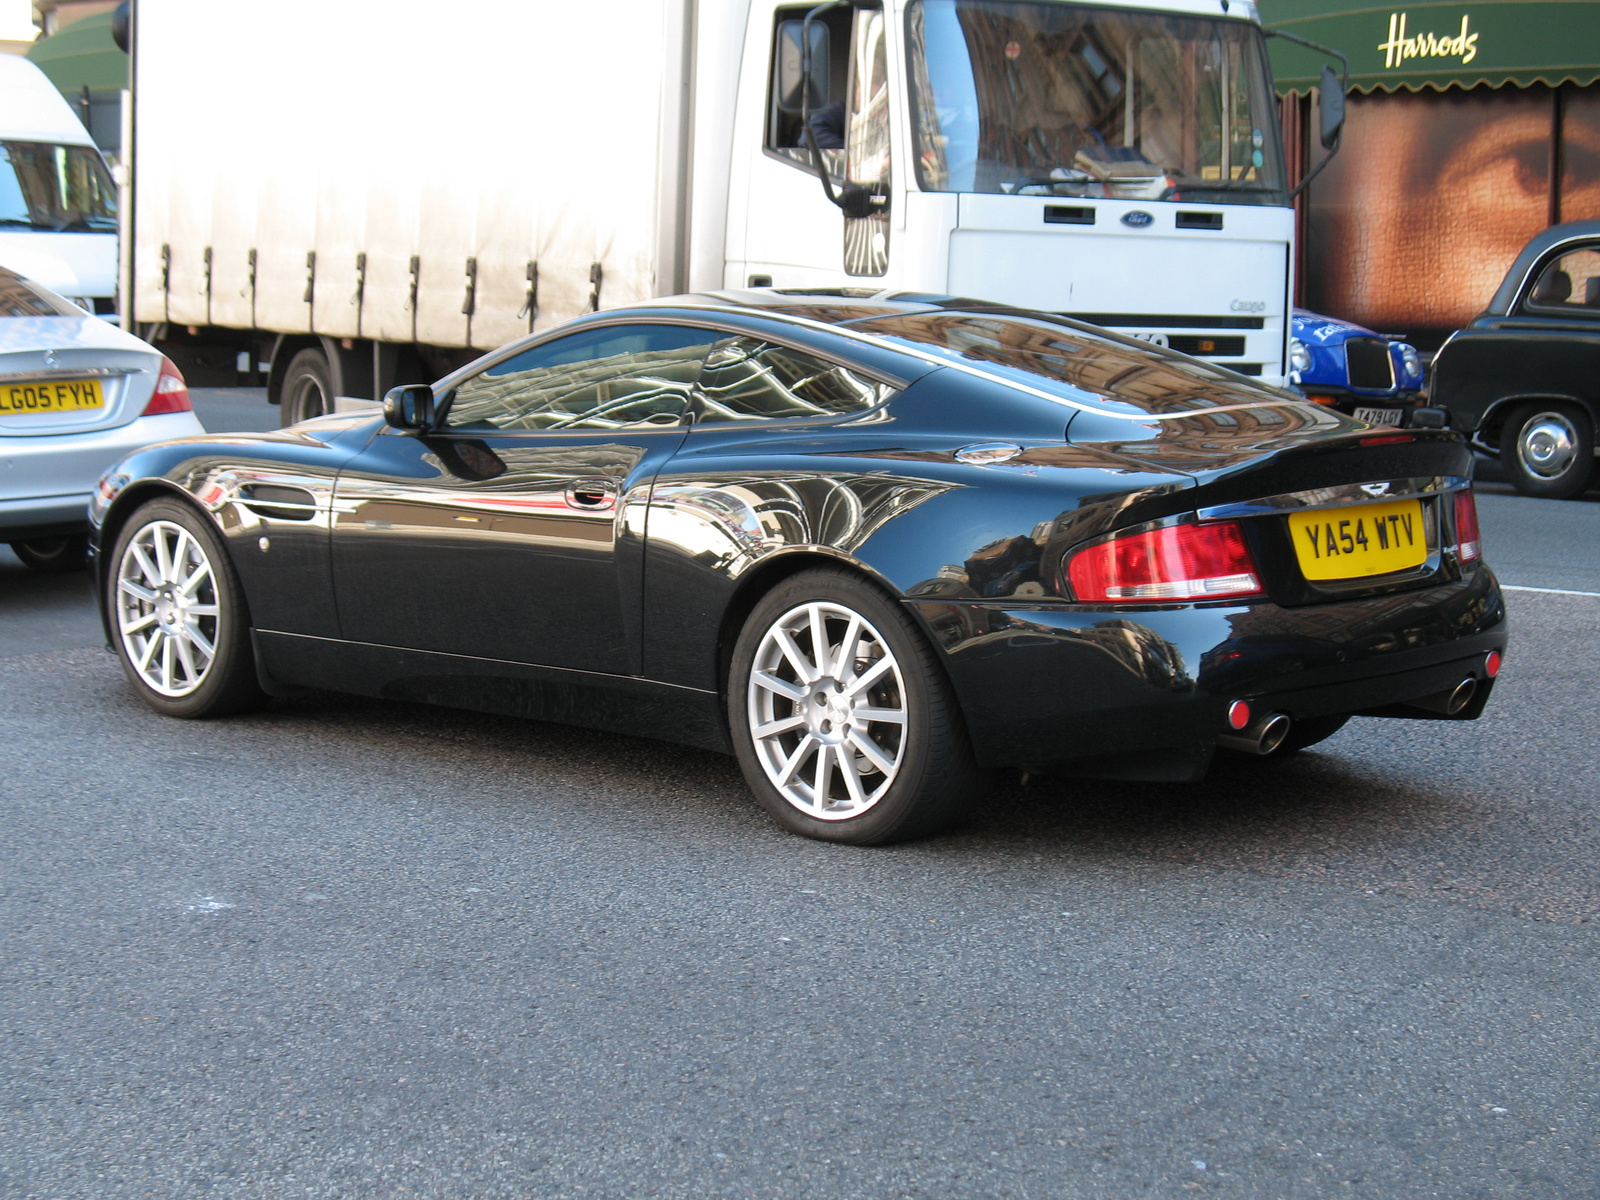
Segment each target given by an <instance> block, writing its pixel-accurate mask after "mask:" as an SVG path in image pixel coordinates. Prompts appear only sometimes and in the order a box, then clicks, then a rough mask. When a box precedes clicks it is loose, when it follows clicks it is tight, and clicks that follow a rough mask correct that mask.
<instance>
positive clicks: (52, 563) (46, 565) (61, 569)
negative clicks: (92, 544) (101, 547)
mask: <svg viewBox="0 0 1600 1200" xmlns="http://www.w3.org/2000/svg"><path fill="white" fill-rule="evenodd" d="M11 551H12V553H13V554H15V555H16V556H17V557H18V558H20V559H21V560H22V562H23V564H24V565H25V566H28V567H32V568H33V569H34V570H35V571H39V572H41V573H43V574H45V575H64V574H66V573H67V572H69V571H81V570H83V568H84V567H85V566H87V565H88V562H89V559H88V554H89V539H88V537H87V536H85V535H84V534H81V533H68V534H63V535H62V536H60V537H46V538H30V539H29V540H28V541H25V542H12V543H11Z"/></svg>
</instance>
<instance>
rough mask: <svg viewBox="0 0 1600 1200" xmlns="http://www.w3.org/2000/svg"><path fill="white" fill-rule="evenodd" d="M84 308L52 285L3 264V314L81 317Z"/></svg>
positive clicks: (0, 269)
mask: <svg viewBox="0 0 1600 1200" xmlns="http://www.w3.org/2000/svg"><path fill="white" fill-rule="evenodd" d="M81 316H83V309H81V308H79V307H78V306H77V305H76V304H74V303H72V301H70V300H68V299H66V298H65V297H64V296H58V295H56V294H55V293H54V292H52V291H51V290H50V289H49V288H46V287H41V286H40V285H39V284H37V283H34V282H33V281H32V280H30V279H24V278H23V277H22V276H21V275H18V274H17V273H16V272H15V271H8V270H6V269H5V268H4V267H0V317H81Z"/></svg>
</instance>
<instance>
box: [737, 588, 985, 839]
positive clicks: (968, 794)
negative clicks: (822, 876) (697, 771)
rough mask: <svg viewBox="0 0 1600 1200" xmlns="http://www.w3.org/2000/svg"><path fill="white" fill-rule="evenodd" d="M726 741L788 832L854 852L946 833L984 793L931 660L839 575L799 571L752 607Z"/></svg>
mask: <svg viewBox="0 0 1600 1200" xmlns="http://www.w3.org/2000/svg"><path fill="white" fill-rule="evenodd" d="M730 676H731V677H730V680H729V688H728V718H729V724H730V726H731V728H732V731H733V743H734V747H735V749H736V751H737V753H738V756H739V765H740V767H742V768H743V770H744V777H745V780H746V781H747V782H748V783H749V785H750V789H751V791H753V792H754V793H755V795H756V799H757V800H759V801H760V803H761V806H762V807H763V808H765V809H766V810H767V812H768V813H769V814H771V815H772V817H773V818H774V819H775V820H776V821H777V822H778V824H780V825H782V826H783V827H784V828H785V829H788V830H789V831H790V832H792V833H798V834H802V835H804V836H806V837H812V838H819V839H821V840H822V841H829V842H846V843H849V844H851V845H857V846H873V845H884V844H886V843H888V842H899V841H905V840H907V839H909V838H916V837H924V836H927V835H928V834H932V833H936V832H938V831H940V830H943V829H947V828H949V827H950V826H952V825H954V824H956V823H957V822H958V821H959V820H960V819H961V818H962V817H964V816H965V815H966V813H967V810H968V808H969V807H970V805H971V803H972V801H973V800H974V799H975V798H976V796H977V795H978V793H979V791H980V790H981V788H982V786H983V782H984V779H983V775H982V773H981V772H980V771H979V770H978V768H977V766H976V764H975V763H974V761H973V755H972V747H971V745H970V743H969V742H968V740H967V734H966V730H965V729H964V728H963V726H962V722H961V716H960V712H959V710H958V709H957V707H956V703H955V698H954V696H952V695H951V691H950V685H949V683H948V682H947V681H946V679H945V678H944V672H943V670H942V669H941V667H940V665H939V662H938V660H937V658H936V657H935V656H934V651H933V649H932V647H931V646H929V645H928V643H927V640H926V639H925V638H924V637H923V636H922V634H921V632H920V631H919V630H918V629H917V627H916V626H915V625H914V624H913V623H912V621H911V619H910V617H909V616H907V614H906V613H905V612H904V611H903V610H902V609H901V608H900V606H899V605H897V604H896V603H895V602H894V601H893V600H891V599H890V598H889V597H887V596H885V595H883V594H882V593H881V592H879V591H878V590H877V589H876V588H874V587H871V586H870V585H868V584H867V583H866V582H864V581H863V580H861V579H859V578H857V577H856V576H854V575H852V574H850V573H849V572H846V571H842V570H835V569H820V570H812V571H805V572H802V573H801V574H798V575H795V576H793V577H792V578H790V579H787V580H785V581H784V582H782V583H780V584H779V585H778V586H777V587H776V588H774V589H773V590H772V591H771V592H770V593H768V594H767V595H766V596H765V597H763V598H762V600H761V602H760V603H759V604H757V605H756V608H755V611H754V612H752V613H751V614H750V618H749V620H747V621H746V622H745V626H744V629H743V631H742V632H741V633H740V634H739V640H738V643H737V644H736V645H735V646H734V651H733V663H732V671H731V672H730Z"/></svg>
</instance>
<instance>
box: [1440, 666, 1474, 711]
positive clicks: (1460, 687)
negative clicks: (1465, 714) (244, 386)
mask: <svg viewBox="0 0 1600 1200" xmlns="http://www.w3.org/2000/svg"><path fill="white" fill-rule="evenodd" d="M1477 694H1478V681H1477V680H1476V679H1474V678H1473V677H1472V676H1471V675H1468V676H1467V677H1466V678H1465V679H1463V680H1462V681H1461V682H1460V683H1458V684H1456V687H1455V691H1453V692H1451V693H1450V696H1449V698H1448V699H1446V700H1445V702H1444V711H1445V712H1446V713H1447V714H1449V715H1450V716H1452V717H1453V716H1455V715H1456V714H1457V713H1458V712H1460V711H1461V710H1462V709H1463V708H1465V707H1466V706H1467V705H1469V704H1471V703H1472V698H1473V697H1474V696H1476V695H1477Z"/></svg>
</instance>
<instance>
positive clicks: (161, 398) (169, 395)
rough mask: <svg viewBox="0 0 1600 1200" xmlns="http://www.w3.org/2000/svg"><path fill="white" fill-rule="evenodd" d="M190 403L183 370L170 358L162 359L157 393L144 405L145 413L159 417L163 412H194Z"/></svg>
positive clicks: (157, 380) (157, 379)
mask: <svg viewBox="0 0 1600 1200" xmlns="http://www.w3.org/2000/svg"><path fill="white" fill-rule="evenodd" d="M193 411H194V405H193V404H191V403H189V385H188V384H187V383H185V382H184V381H183V372H182V371H180V370H178V367H177V364H176V363H174V362H173V361H172V360H171V359H170V358H163V359H162V360H161V374H160V375H158V376H157V377H156V391H155V395H153V396H151V397H150V403H149V404H146V405H145V406H144V415H145V416H147V417H158V416H160V415H161V414H162V413H177V412H193Z"/></svg>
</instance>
